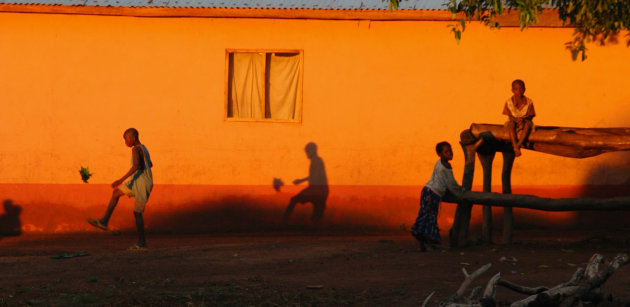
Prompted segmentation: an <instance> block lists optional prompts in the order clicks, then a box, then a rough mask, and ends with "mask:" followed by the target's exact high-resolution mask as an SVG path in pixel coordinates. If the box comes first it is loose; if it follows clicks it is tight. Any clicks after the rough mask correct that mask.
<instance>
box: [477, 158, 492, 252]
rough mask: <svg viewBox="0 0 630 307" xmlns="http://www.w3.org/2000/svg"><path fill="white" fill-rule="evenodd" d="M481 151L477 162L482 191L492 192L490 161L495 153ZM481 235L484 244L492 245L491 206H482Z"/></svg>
mask: <svg viewBox="0 0 630 307" xmlns="http://www.w3.org/2000/svg"><path fill="white" fill-rule="evenodd" d="M481 149H483V148H480V150H479V161H480V162H481V167H482V168H483V191H484V192H492V161H493V160H494V156H495V153H496V151H494V149H490V150H487V151H486V150H483V151H482V150H481ZM481 234H482V238H483V240H484V242H486V243H488V244H490V243H492V207H491V206H485V205H484V206H483V224H482V228H481Z"/></svg>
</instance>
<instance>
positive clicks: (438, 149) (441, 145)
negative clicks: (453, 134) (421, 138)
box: [435, 142, 451, 155]
mask: <svg viewBox="0 0 630 307" xmlns="http://www.w3.org/2000/svg"><path fill="white" fill-rule="evenodd" d="M446 146H448V147H451V144H449V143H448V142H439V143H437V145H435V152H436V153H437V154H438V155H440V153H442V150H443V149H444V147H446Z"/></svg>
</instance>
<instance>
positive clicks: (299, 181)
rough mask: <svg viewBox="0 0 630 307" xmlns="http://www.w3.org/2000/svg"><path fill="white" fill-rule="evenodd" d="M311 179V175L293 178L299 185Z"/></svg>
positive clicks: (294, 182)
mask: <svg viewBox="0 0 630 307" xmlns="http://www.w3.org/2000/svg"><path fill="white" fill-rule="evenodd" d="M310 179H311V177H304V178H301V179H295V180H293V184H295V185H298V184H300V183H302V182H304V181H309V180H310Z"/></svg>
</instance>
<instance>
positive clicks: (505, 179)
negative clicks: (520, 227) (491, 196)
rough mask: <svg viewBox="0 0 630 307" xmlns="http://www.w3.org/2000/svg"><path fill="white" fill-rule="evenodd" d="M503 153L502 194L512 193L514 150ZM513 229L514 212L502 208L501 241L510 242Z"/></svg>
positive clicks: (508, 208)
mask: <svg viewBox="0 0 630 307" xmlns="http://www.w3.org/2000/svg"><path fill="white" fill-rule="evenodd" d="M502 153H503V170H502V171H501V185H502V187H503V194H512V166H513V165H514V151H511V150H505V151H503V152H502ZM513 229H514V213H513V211H512V208H511V207H505V208H503V243H505V244H512V230H513Z"/></svg>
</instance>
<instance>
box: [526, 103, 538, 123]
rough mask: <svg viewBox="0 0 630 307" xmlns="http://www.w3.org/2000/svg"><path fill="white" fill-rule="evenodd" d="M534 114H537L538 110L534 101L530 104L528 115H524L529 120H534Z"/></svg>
mask: <svg viewBox="0 0 630 307" xmlns="http://www.w3.org/2000/svg"><path fill="white" fill-rule="evenodd" d="M534 116H536V110H534V103H532V104H530V105H529V109H528V110H527V115H525V117H523V118H524V119H527V120H530V121H531V120H533V119H534Z"/></svg>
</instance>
